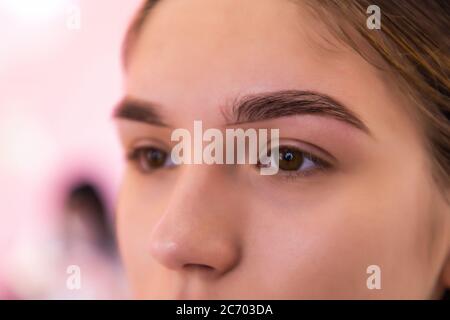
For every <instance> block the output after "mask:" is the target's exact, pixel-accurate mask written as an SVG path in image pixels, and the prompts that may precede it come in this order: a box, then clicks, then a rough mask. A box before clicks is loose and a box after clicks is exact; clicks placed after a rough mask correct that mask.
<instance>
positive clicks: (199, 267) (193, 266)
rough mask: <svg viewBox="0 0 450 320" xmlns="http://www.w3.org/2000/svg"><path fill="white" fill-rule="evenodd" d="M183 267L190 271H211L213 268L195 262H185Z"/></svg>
mask: <svg viewBox="0 0 450 320" xmlns="http://www.w3.org/2000/svg"><path fill="white" fill-rule="evenodd" d="M183 268H184V269H185V270H192V271H205V272H212V271H214V270H215V269H214V268H213V267H211V266H208V265H206V264H196V263H186V264H185V265H184V266H183Z"/></svg>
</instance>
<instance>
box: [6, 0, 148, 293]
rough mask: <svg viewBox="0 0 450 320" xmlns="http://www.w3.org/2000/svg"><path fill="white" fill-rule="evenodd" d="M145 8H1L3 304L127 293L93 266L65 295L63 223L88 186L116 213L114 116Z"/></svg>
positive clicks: (92, 0) (69, 0) (115, 1)
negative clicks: (125, 47) (138, 13)
mask: <svg viewBox="0 0 450 320" xmlns="http://www.w3.org/2000/svg"><path fill="white" fill-rule="evenodd" d="M139 3H140V1H139V0H127V1H125V0H78V1H77V0H0V26H1V28H0V39H1V40H0V90H1V94H0V182H1V183H0V298H26V299H32V298H37V299H41V298H42V299H43V298H63V299H65V298H69V299H70V298H89V299H90V298H109V297H111V298H120V297H126V295H127V293H126V288H123V287H125V285H123V284H122V283H121V282H122V280H117V288H116V287H115V286H116V284H114V285H112V287H108V288H104V284H102V281H103V282H105V281H106V282H108V281H109V280H108V279H103V280H100V279H99V277H100V276H98V275H95V274H90V273H89V272H90V271H89V270H90V267H86V268H85V270H86V271H85V272H83V267H82V268H81V275H82V279H83V280H82V282H81V283H82V286H81V289H80V290H69V289H67V288H66V278H67V277H68V274H67V273H66V264H65V262H64V261H65V259H66V258H67V257H65V258H62V257H61V255H64V254H65V253H62V251H63V250H61V244H60V242H61V239H60V237H59V233H60V227H59V223H60V221H61V215H63V213H62V211H64V209H63V203H64V197H65V196H67V193H68V190H69V188H70V187H71V186H73V185H74V184H76V183H77V182H78V180H80V181H81V179H86V178H88V179H89V180H90V181H91V182H93V183H94V184H95V185H96V186H97V187H98V188H99V191H100V192H101V193H102V195H103V196H104V200H105V206H106V207H107V209H108V210H107V211H108V212H109V214H111V212H112V210H113V206H114V198H115V194H116V192H117V188H118V183H119V178H120V173H121V172H120V171H121V161H122V156H121V153H120V149H119V144H118V141H117V138H116V135H115V131H114V125H113V122H112V119H111V111H112V108H113V106H114V104H115V103H116V102H117V101H118V100H119V99H120V97H121V95H122V79H121V78H122V73H121V72H122V71H121V65H120V47H121V42H122V38H123V35H124V32H125V30H126V28H127V25H128V23H129V22H130V19H131V17H132V15H133V13H134V12H135V10H136V9H137V7H138V6H139ZM75 256H76V255H75ZM71 259H72V260H71ZM67 260H70V261H68V262H67V265H69V264H70V263H72V264H75V265H77V261H76V259H73V257H72V258H70V257H69V258H68V259H67ZM88 260H89V259H88ZM61 261H62V263H61ZM80 263H81V262H80ZM100 264H101V263H100ZM87 265H88V264H87ZM116 267H117V268H116ZM114 268H115V269H114V270H113V271H111V272H112V273H111V277H112V278H117V279H120V277H121V275H122V272H121V268H120V264H118V265H117V266H114ZM93 269H95V268H93ZM97 269H98V268H97ZM97 272H98V271H97ZM102 273H106V272H102Z"/></svg>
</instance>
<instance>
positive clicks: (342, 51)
mask: <svg viewBox="0 0 450 320" xmlns="http://www.w3.org/2000/svg"><path fill="white" fill-rule="evenodd" d="M316 19H317V18H314V17H313V16H312V15H311V14H310V13H309V11H307V10H306V8H304V7H303V6H302V5H299V4H297V3H294V1H288V0H286V1H280V0H244V1H243V0H214V1H210V0H164V1H162V2H161V3H160V4H158V5H157V6H156V7H155V8H154V11H152V13H151V15H150V16H149V17H148V18H147V20H146V23H145V24H144V27H143V29H142V31H141V33H140V36H139V39H138V41H137V42H136V44H135V46H134V48H133V50H132V54H131V56H130V57H129V61H128V63H129V64H128V67H127V71H126V79H125V84H126V96H129V97H133V98H135V99H139V100H143V101H149V102H152V103H154V104H155V105H157V106H158V110H157V111H158V113H159V114H160V115H161V118H162V119H164V121H165V122H166V123H167V124H168V127H161V126H156V125H149V124H146V123H140V122H137V121H130V120H124V119H118V120H117V124H118V130H119V135H120V139H121V141H122V145H123V149H124V154H129V153H130V152H132V151H133V150H135V149H136V148H139V147H150V146H153V147H155V148H159V149H161V150H163V151H165V152H167V153H169V154H170V150H171V148H172V147H173V144H174V142H171V141H170V134H171V132H172V131H173V129H175V128H188V129H192V127H193V122H194V120H202V121H203V126H204V127H205V128H208V127H211V128H219V129H221V130H224V129H225V128H226V120H225V119H224V112H223V111H224V110H223V109H224V108H225V109H226V108H227V106H228V104H227V102H228V101H231V100H233V99H235V98H236V97H240V96H242V95H248V94H255V93H256V94H257V93H265V92H275V91H281V90H289V89H293V90H310V91H314V92H319V93H323V94H326V95H328V96H330V97H333V98H334V99H336V100H338V101H340V102H341V103H342V104H343V105H345V106H346V107H347V108H348V109H349V110H351V111H352V112H353V113H354V114H356V115H357V116H358V117H359V118H360V119H361V120H362V121H363V122H364V124H365V125H366V126H367V128H368V130H369V132H364V131H362V130H359V129H357V128H355V127H353V126H351V125H349V124H347V123H345V122H343V121H340V120H338V119H335V118H332V117H324V116H319V115H301V116H293V117H283V118H277V119H271V120H266V121H263V122H255V123H248V124H245V125H241V126H240V127H242V128H244V129H246V128H279V129H280V144H281V145H283V142H286V141H288V142H289V144H295V145H296V146H297V147H298V148H299V149H305V148H311V150H309V151H310V152H316V151H317V150H324V151H326V152H324V153H320V152H319V154H317V156H318V157H322V158H323V157H325V159H324V160H329V162H331V163H332V166H331V167H330V168H326V169H318V170H312V171H311V172H309V173H308V174H296V175H288V174H285V173H283V172H281V173H280V174H278V175H276V176H262V175H260V174H259V170H258V169H257V168H255V166H254V165H235V166H224V165H206V164H202V165H181V166H176V167H173V166H171V165H167V166H166V165H164V166H162V167H159V168H155V169H154V170H151V171H150V172H146V171H144V170H142V166H141V165H142V162H139V161H135V160H131V159H130V160H129V161H128V162H127V166H126V170H125V173H124V177H123V184H122V187H121V192H120V196H119V201H118V208H117V226H118V236H119V243H120V248H121V252H122V255H123V258H124V263H125V267H126V269H127V272H128V276H129V280H130V284H131V287H132V290H133V292H134V294H135V297H136V298H145V299H172V298H184V299H259V298H264V299H266V298H267V299H303V298H312V299H333V298H338V299H341V298H342V299H384V298H386V299H390V298H400V299H409V298H412V299H429V298H437V297H438V296H439V295H440V294H442V292H443V290H444V288H445V287H448V286H450V259H449V253H450V206H449V204H448V202H446V200H445V196H446V195H448V190H442V188H440V187H438V186H437V184H436V183H435V181H434V180H433V177H432V170H433V168H432V166H433V163H432V159H431V155H430V152H429V151H428V150H427V149H426V148H425V142H424V133H423V132H422V131H421V129H420V128H421V127H420V124H419V123H418V122H417V120H416V119H415V118H414V117H412V116H410V115H411V114H412V112H410V111H409V108H410V106H409V105H408V101H407V100H406V97H404V96H403V94H402V91H401V90H400V89H399V88H398V87H397V86H395V82H393V81H392V80H390V78H389V77H388V75H387V74H385V73H381V72H380V71H377V70H376V69H375V68H374V67H373V66H372V65H371V64H370V63H368V62H367V61H366V60H364V59H363V58H362V57H361V56H360V55H359V54H358V53H356V52H354V51H352V50H351V49H349V48H348V47H346V46H344V45H343V44H342V43H339V42H338V41H337V40H334V38H333V37H332V36H331V34H330V33H329V32H328V30H327V29H326V27H325V26H324V25H323V23H322V22H321V21H319V20H316ZM324 39H326V41H325V40H324ZM329 155H331V157H330V156H329ZM327 157H328V158H329V159H327ZM370 265H377V266H379V267H380V269H381V289H380V290H376V289H375V290H370V289H368V287H367V284H366V282H367V278H368V277H369V276H370V274H368V273H367V272H366V271H367V268H368V266H370Z"/></svg>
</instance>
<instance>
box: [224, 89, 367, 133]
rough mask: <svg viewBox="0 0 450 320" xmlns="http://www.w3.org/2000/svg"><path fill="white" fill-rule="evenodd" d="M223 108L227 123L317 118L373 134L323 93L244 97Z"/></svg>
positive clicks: (278, 92) (289, 92)
mask: <svg viewBox="0 0 450 320" xmlns="http://www.w3.org/2000/svg"><path fill="white" fill-rule="evenodd" d="M227 110H230V108H224V109H223V112H222V113H223V114H224V116H225V117H226V119H227V122H228V124H230V125H236V124H243V123H251V122H258V121H263V120H270V119H275V118H282V117H289V116H296V115H306V114H311V115H318V116H327V117H332V118H335V119H337V120H340V121H343V122H346V123H348V124H350V125H352V126H353V127H356V128H357V129H359V130H362V131H364V132H365V133H367V134H369V135H370V131H369V128H368V127H367V126H366V125H365V124H364V122H363V121H362V120H361V119H360V118H359V117H358V116H357V115H356V114H355V113H354V112H352V111H351V110H350V109H348V108H347V107H345V106H344V105H343V104H341V103H339V102H338V101H336V100H335V99H333V98H331V97H329V96H327V95H325V94H321V93H317V92H313V91H301V90H285V91H277V92H267V93H257V94H251V95H245V96H243V97H240V98H237V99H236V100H234V101H233V102H232V107H231V111H228V112H227Z"/></svg>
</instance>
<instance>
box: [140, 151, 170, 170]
mask: <svg viewBox="0 0 450 320" xmlns="http://www.w3.org/2000/svg"><path fill="white" fill-rule="evenodd" d="M166 158H167V154H166V153H165V152H164V151H162V150H158V149H155V148H149V149H146V150H142V153H141V165H142V168H143V169H145V170H148V169H154V168H159V167H162V166H164V163H165V162H166Z"/></svg>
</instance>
